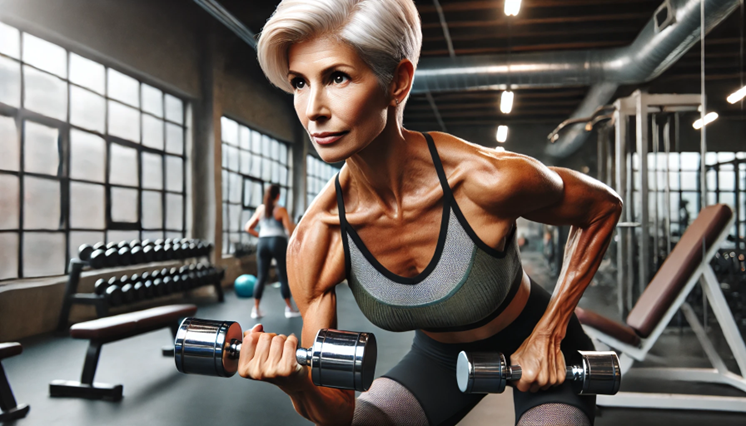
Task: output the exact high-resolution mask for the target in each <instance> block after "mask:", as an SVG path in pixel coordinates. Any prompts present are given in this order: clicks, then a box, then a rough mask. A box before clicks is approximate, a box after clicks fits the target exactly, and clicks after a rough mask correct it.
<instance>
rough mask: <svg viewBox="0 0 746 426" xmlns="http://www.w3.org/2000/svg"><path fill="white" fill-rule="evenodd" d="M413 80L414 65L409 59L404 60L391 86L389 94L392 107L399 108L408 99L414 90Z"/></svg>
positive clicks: (400, 63)
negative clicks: (410, 92)
mask: <svg viewBox="0 0 746 426" xmlns="http://www.w3.org/2000/svg"><path fill="white" fill-rule="evenodd" d="M413 80H414V64H412V61H410V60H409V59H407V58H404V59H402V60H401V62H399V65H397V66H396V71H394V78H393V80H391V84H390V85H389V93H390V94H391V103H390V104H389V105H390V106H398V105H399V104H400V103H402V102H404V99H406V98H407V95H408V94H409V91H410V90H411V89H412V81H413Z"/></svg>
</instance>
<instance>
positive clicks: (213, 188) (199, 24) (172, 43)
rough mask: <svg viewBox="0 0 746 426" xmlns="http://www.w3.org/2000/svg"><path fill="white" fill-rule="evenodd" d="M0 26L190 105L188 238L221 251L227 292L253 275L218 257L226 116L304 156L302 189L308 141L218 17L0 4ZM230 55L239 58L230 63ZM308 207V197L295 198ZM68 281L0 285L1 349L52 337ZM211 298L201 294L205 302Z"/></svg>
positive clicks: (86, 314) (111, 6)
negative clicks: (243, 275)
mask: <svg viewBox="0 0 746 426" xmlns="http://www.w3.org/2000/svg"><path fill="white" fill-rule="evenodd" d="M0 20H2V21H3V22H6V23H7V24H9V25H12V26H15V27H17V28H19V29H21V30H23V31H27V32H29V33H31V34H34V35H36V36H38V37H41V38H44V39H46V40H48V41H51V42H53V43H57V44H59V45H61V46H63V47H65V48H66V49H68V50H70V51H72V52H75V53H78V54H81V55H83V56H86V57H89V58H91V59H94V60H97V61H99V62H101V63H103V64H105V65H107V66H111V67H113V68H116V69H119V70H121V71H123V72H125V73H127V74H130V75H132V76H134V77H136V78H138V79H140V80H142V81H145V82H147V83H150V84H154V85H157V86H160V87H162V88H164V89H166V90H168V91H171V92H174V93H176V94H178V95H180V96H183V97H184V98H186V99H187V101H189V102H190V110H191V111H192V114H191V123H192V127H193V128H190V134H191V135H192V140H191V149H190V151H189V153H190V156H191V159H192V161H191V166H190V170H188V171H187V179H188V180H190V182H188V186H189V188H190V189H191V191H190V197H191V199H190V200H188V201H189V202H190V205H191V214H190V215H188V218H189V222H190V223H188V224H187V229H189V230H191V234H192V235H191V236H193V237H196V238H203V239H207V240H210V241H213V242H214V243H215V247H216V252H217V253H214V254H213V259H212V261H213V263H216V264H219V265H223V266H224V267H226V279H225V281H224V284H225V285H229V284H230V283H232V282H233V279H234V278H235V277H236V276H237V275H239V274H241V273H256V271H255V269H256V266H255V260H254V258H253V257H248V258H244V259H240V260H237V259H234V258H233V257H232V256H229V257H226V258H223V257H222V256H221V255H220V247H222V245H221V240H220V239H221V237H222V211H221V209H222V203H221V199H222V198H221V197H222V194H221V183H220V178H221V164H220V162H221V151H220V149H221V146H220V139H221V138H220V117H221V116H222V115H223V114H226V115H229V116H231V117H233V118H235V119H237V120H240V121H241V122H243V123H246V124H248V125H250V126H252V127H254V128H257V129H258V130H261V131H263V132H266V133H267V134H270V135H272V136H274V137H276V138H278V139H282V140H285V141H288V142H291V143H292V144H293V145H294V147H295V146H298V147H300V149H299V150H298V156H300V158H298V160H300V159H303V160H304V161H296V170H294V176H295V181H294V183H296V184H297V182H298V180H299V179H303V180H304V179H305V145H304V143H305V142H304V137H303V132H302V130H300V131H299V127H300V125H299V124H298V122H297V119H296V118H295V113H294V111H293V109H292V102H291V99H290V97H289V96H288V95H287V94H285V93H283V92H281V91H280V90H278V89H276V88H274V87H272V86H271V85H270V84H269V83H268V82H267V80H266V78H264V76H263V74H262V73H261V70H260V69H259V67H258V65H257V64H256V60H255V57H256V53H255V52H254V51H253V50H252V49H250V48H249V47H248V46H245V45H243V47H241V45H240V43H241V42H240V41H238V40H237V39H236V38H235V37H234V36H233V35H232V34H230V33H229V32H228V31H227V30H225V29H224V28H223V27H222V26H221V25H220V24H219V23H217V22H216V21H215V20H214V19H213V18H212V17H211V16H209V15H208V14H207V13H205V12H204V11H203V10H202V9H200V8H199V7H198V6H196V5H195V4H194V3H193V2H191V1H183V0H158V1H152V0H127V1H121V0H54V1H50V0H0ZM237 44H238V46H237ZM228 51H230V52H233V55H234V56H235V54H236V52H238V53H239V56H240V57H239V58H236V57H234V56H231V57H229V56H228V55H227V54H226V52H228ZM295 151H296V150H295V149H294V152H295ZM294 158H297V157H296V156H295V155H294ZM298 168H299V169H298ZM304 198H305V191H304V190H303V194H302V196H298V199H304ZM154 267H155V265H153V266H150V267H148V268H142V267H138V268H127V269H121V270H117V271H113V270H110V269H107V270H104V271H103V274H102V271H91V272H88V273H86V274H84V275H85V276H84V278H83V280H82V282H81V286H80V288H79V290H80V291H81V292H88V291H91V290H92V288H93V282H94V281H95V280H96V279H98V278H99V277H102V276H111V275H113V274H114V273H116V274H117V275H121V274H124V273H128V274H131V273H136V272H139V271H142V270H145V269H152V268H154ZM158 267H162V266H160V265H158ZM66 279H67V277H52V278H46V279H37V280H21V281H17V282H3V283H0V341H8V340H17V339H21V338H23V337H26V336H30V335H35V334H40V333H44V332H49V331H52V330H54V328H55V327H56V325H57V318H58V316H59V312H60V308H61V305H62V299H63V294H64V286H65V282H66ZM210 291H211V290H210V289H203V290H200V292H201V293H202V294H203V295H204V296H209V293H210ZM174 300H177V298H174ZM158 301H159V302H160V303H166V302H168V300H165V299H158ZM143 307H146V305H145V304H141V305H128V306H127V307H126V308H123V309H126V310H133V309H141V308H143ZM94 317H95V312H94V311H93V310H92V309H90V308H80V307H76V308H74V310H73V312H72V313H71V319H72V320H74V321H80V320H85V319H90V318H94Z"/></svg>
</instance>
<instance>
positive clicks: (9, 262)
mask: <svg viewBox="0 0 746 426" xmlns="http://www.w3.org/2000/svg"><path fill="white" fill-rule="evenodd" d="M11 278H18V234H17V233H15V232H0V280H7V279H11Z"/></svg>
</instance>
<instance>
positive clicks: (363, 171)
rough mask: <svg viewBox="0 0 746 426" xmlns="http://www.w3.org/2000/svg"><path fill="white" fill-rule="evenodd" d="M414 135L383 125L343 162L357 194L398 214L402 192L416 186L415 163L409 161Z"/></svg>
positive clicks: (416, 138) (414, 156)
mask: <svg viewBox="0 0 746 426" xmlns="http://www.w3.org/2000/svg"><path fill="white" fill-rule="evenodd" d="M390 122H391V121H390ZM393 122H394V123H396V121H395V120H394V121H393ZM418 138H422V136H421V135H419V134H418V133H416V132H411V131H408V130H406V129H404V128H402V127H400V126H399V125H398V124H396V125H394V126H387V127H386V128H385V129H384V130H383V132H381V134H379V135H378V137H377V138H376V139H375V140H374V141H372V142H371V143H370V144H368V146H367V147H366V148H365V149H363V150H362V151H360V152H358V153H357V154H355V155H353V156H352V157H350V158H348V159H347V160H346V165H347V169H348V171H349V173H350V174H351V177H352V179H351V181H352V182H353V187H354V191H355V192H356V195H357V197H358V198H361V199H364V200H368V199H373V200H374V201H375V202H377V203H379V204H381V205H382V207H384V208H385V209H386V210H387V211H391V214H392V216H398V213H399V212H400V211H401V205H402V199H403V196H404V194H405V193H406V192H407V191H408V190H409V189H411V188H413V187H416V186H417V183H416V179H415V177H417V176H418V175H419V173H417V166H416V164H418V162H416V161H413V160H416V157H417V156H416V153H417V150H416V148H415V147H414V146H413V145H415V144H417V142H418Z"/></svg>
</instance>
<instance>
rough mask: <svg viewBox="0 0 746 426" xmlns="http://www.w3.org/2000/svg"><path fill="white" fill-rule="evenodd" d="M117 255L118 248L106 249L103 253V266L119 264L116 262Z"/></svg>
mask: <svg viewBox="0 0 746 426" xmlns="http://www.w3.org/2000/svg"><path fill="white" fill-rule="evenodd" d="M118 256H119V250H117V249H116V248H110V249H107V250H106V253H105V254H104V259H106V261H105V262H106V265H105V266H119V263H118V262H117V257H118Z"/></svg>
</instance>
